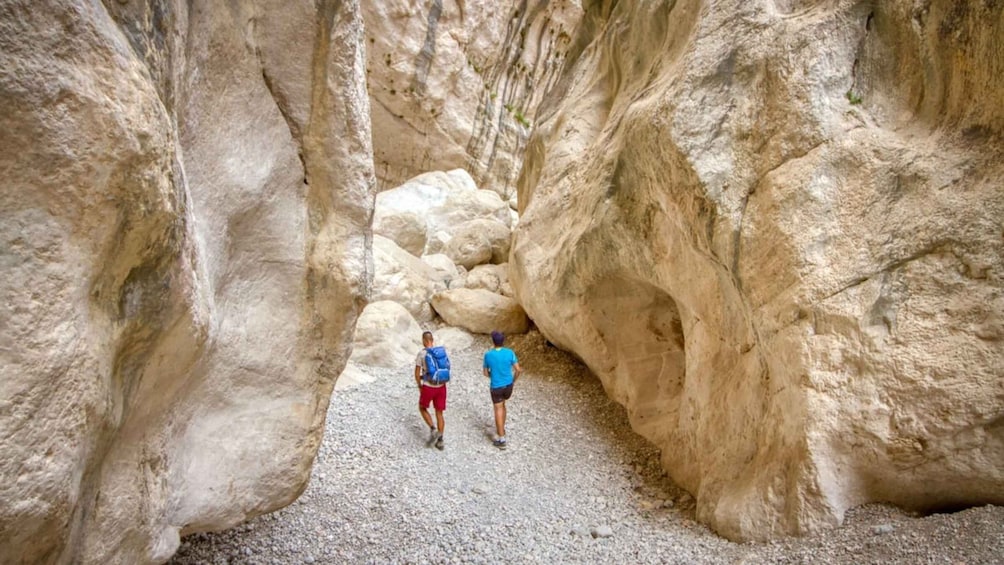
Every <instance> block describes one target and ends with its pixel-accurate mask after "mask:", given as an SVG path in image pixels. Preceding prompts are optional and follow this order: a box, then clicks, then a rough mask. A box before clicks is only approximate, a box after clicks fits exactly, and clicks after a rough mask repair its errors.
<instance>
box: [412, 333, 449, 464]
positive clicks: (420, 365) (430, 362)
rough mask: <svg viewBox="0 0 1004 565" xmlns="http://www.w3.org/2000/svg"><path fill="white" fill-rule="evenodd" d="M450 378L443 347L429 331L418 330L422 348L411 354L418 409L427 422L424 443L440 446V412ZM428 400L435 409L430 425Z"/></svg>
mask: <svg viewBox="0 0 1004 565" xmlns="http://www.w3.org/2000/svg"><path fill="white" fill-rule="evenodd" d="M449 380H450V358H449V356H447V355H446V348H444V347H443V346H436V344H435V341H434V340H433V338H432V332H423V333H422V350H421V351H419V352H418V356H417V357H415V384H417V385H418V389H419V394H418V411H419V413H421V414H422V419H423V420H425V424H426V425H427V426H429V441H428V442H426V445H428V446H432V445H433V444H435V445H436V449H439V450H442V449H443V448H444V445H443V428H444V427H445V424H444V423H443V412H444V411H445V410H446V383H447V382H449ZM429 404H432V407H433V408H434V409H435V410H436V425H435V426H433V425H432V416H431V415H429Z"/></svg>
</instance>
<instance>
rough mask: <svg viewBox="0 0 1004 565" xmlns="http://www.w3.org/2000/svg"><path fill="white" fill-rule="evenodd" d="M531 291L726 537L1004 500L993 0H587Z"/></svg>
mask: <svg viewBox="0 0 1004 565" xmlns="http://www.w3.org/2000/svg"><path fill="white" fill-rule="evenodd" d="M584 21H587V22H589V24H588V25H583V26H582V27H581V28H580V33H579V34H578V35H577V37H576V39H575V40H574V41H573V45H575V48H574V50H573V51H572V52H569V53H568V55H567V61H568V64H567V66H566V68H565V70H564V72H563V76H562V78H561V79H560V81H559V83H558V85H557V86H556V87H555V89H554V90H553V91H552V96H551V97H550V98H549V99H548V100H547V101H545V103H544V104H543V105H542V106H541V110H540V112H539V113H538V117H537V120H538V123H537V126H536V128H535V132H534V135H533V137H532V139H531V141H530V145H529V148H528V157H527V161H526V163H525V166H524V169H523V173H522V176H521V178H520V184H519V202H520V206H521V208H522V214H521V217H520V223H519V225H518V226H517V227H516V231H515V238H514V244H513V245H514V250H513V254H512V261H513V264H512V269H511V272H510V274H511V276H512V282H513V285H514V287H515V290H516V293H517V296H518V297H519V299H520V302H521V303H522V304H523V305H524V306H525V308H526V310H527V312H528V313H529V315H530V316H531V318H533V320H534V321H535V322H536V324H537V325H538V327H539V328H540V330H541V332H542V333H544V334H545V335H546V336H547V337H548V339H549V340H550V341H552V342H553V343H555V344H558V345H560V346H561V347H564V348H566V349H569V350H571V351H573V352H575V353H576V354H578V355H579V356H580V357H581V358H582V359H583V360H585V362H586V363H587V364H588V365H589V366H590V367H591V368H592V369H593V370H594V371H595V372H596V373H597V374H598V375H599V376H600V378H601V379H602V381H603V383H604V386H605V388H606V390H607V391H608V392H609V393H610V394H611V395H612V397H613V398H615V399H616V400H617V401H619V402H620V403H622V404H624V405H625V406H626V407H627V409H628V411H629V414H630V419H631V422H632V425H633V426H634V427H635V429H636V430H637V431H638V432H639V433H641V434H643V435H644V436H645V437H647V438H649V439H650V440H652V441H653V442H654V443H655V444H657V445H658V446H659V447H660V448H662V450H663V463H664V465H665V467H666V468H667V469H668V470H669V472H670V474H671V475H672V477H673V478H674V479H675V480H676V481H677V482H679V483H680V484H681V485H682V486H684V487H685V488H687V489H688V490H690V492H692V493H693V494H694V495H695V498H696V501H697V514H698V517H699V519H700V520H702V521H704V522H706V523H708V524H710V525H711V526H712V527H713V528H715V529H716V530H717V531H718V532H720V533H722V534H724V535H726V536H728V537H730V538H734V539H749V538H761V539H762V538H767V537H771V536H774V535H779V534H791V533H804V532H809V531H813V530H818V529H821V528H827V527H832V526H834V525H836V524H838V523H839V522H840V521H841V519H842V517H843V515H844V512H845V510H846V509H848V508H849V507H852V506H855V505H858V504H861V503H864V502H868V501H890V502H893V503H896V504H899V505H902V506H905V507H909V508H916V509H924V510H930V509H937V508H942V507H954V506H958V505H971V504H981V503H997V504H1001V503H1004V465H1001V461H1004V355H1002V351H1004V331H1002V325H1001V321H1000V320H1001V312H1004V256H1002V253H1004V223H1002V222H1004V189H1002V187H1001V180H1000V179H1002V178H1004V159H1002V158H1001V157H1002V145H1001V142H1000V140H1001V138H1002V137H1001V136H1002V135H1004V73H1002V72H1001V68H1000V61H1001V60H1002V56H1004V43H1002V42H1001V41H1000V39H999V38H1000V37H1002V34H1004V5H1002V4H1001V3H990V2H979V3H962V2H951V1H948V0H933V1H930V2H923V3H916V2H912V1H910V2H908V1H905V0H900V1H889V2H881V3H853V2H779V1H764V2H746V1H744V0H716V1H712V2H697V1H696V0H684V1H677V2H671V1H656V0H624V1H620V2H609V1H604V2H596V3H594V4H593V5H592V7H591V8H590V12H589V13H588V14H587V15H586V17H585V18H584Z"/></svg>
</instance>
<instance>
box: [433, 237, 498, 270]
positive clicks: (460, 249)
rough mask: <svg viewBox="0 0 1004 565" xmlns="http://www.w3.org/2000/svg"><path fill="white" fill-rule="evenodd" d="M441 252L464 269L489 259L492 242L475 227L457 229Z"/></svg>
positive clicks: (490, 257)
mask: <svg viewBox="0 0 1004 565" xmlns="http://www.w3.org/2000/svg"><path fill="white" fill-rule="evenodd" d="M443 253H444V254H445V255H446V256H447V257H449V258H450V259H451V260H452V261H453V262H454V263H456V264H457V265H460V266H461V267H464V268H465V269H473V268H474V267H476V266H477V265H481V264H484V263H487V262H489V261H491V259H492V242H491V241H490V240H489V239H488V236H487V235H485V234H484V233H483V232H481V231H479V230H477V229H466V230H458V231H457V233H455V234H454V235H453V237H451V238H450V241H449V243H447V244H446V249H444V250H443Z"/></svg>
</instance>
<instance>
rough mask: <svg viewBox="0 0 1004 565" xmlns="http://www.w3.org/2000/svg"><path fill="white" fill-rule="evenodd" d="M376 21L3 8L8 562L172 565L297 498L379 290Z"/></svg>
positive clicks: (170, 10)
mask: <svg viewBox="0 0 1004 565" xmlns="http://www.w3.org/2000/svg"><path fill="white" fill-rule="evenodd" d="M362 42H363V33H362V20H361V18H360V14H359V6H358V4H357V3H356V2H351V1H350V2H342V3H338V4H337V5H334V6H332V7H331V9H329V10H321V9H319V8H315V7H314V5H313V4H311V3H300V4H296V5H292V4H287V3H283V2H275V1H263V2H258V3H256V4H254V5H251V4H248V3H235V4H228V5H224V4H217V3H201V4H198V6H194V7H193V6H187V7H186V6H183V5H181V4H178V3H171V2H161V1H155V2H133V3H125V2H107V3H101V2H81V1H73V0H64V1H57V0H43V1H34V2H27V1H18V0H11V1H7V2H4V3H3V6H2V7H0V103H2V105H3V107H4V108H5V110H4V111H3V112H0V169H2V170H3V171H4V182H3V184H2V186H0V242H2V243H0V264H2V265H3V273H4V276H3V277H0V318H2V319H3V320H4V322H3V323H2V324H0V350H2V351H3V352H4V353H3V355H0V374H2V375H3V376H2V378H0V437H3V438H4V439H3V442H0V561H2V562H5V563H8V562H9V563H39V562H48V563H160V562H164V561H166V560H167V559H168V558H170V556H171V555H172V554H173V553H174V551H175V550H176V549H177V547H178V543H179V536H180V535H184V534H186V533H191V532H196V531H204V530H214V531H215V530H220V529H224V528H228V527H230V526H233V525H235V524H237V523H239V522H241V521H243V520H246V519H248V518H250V517H253V516H256V515H258V514H262V513H265V512H269V511H272V510H275V509H278V508H280V507H282V506H284V505H286V504H288V503H290V502H291V501H292V500H293V499H295V498H296V496H297V495H298V494H299V493H300V492H301V491H302V490H303V488H305V487H306V484H307V480H308V478H309V474H310V467H311V464H312V461H313V458H314V455H315V453H316V450H317V447H318V445H319V443H320V440H321V431H322V429H323V421H324V417H325V414H326V410H327V404H328V398H329V395H330V393H331V390H332V386H333V384H334V380H335V378H336V376H337V375H338V373H339V372H341V369H342V367H343V366H344V364H345V362H346V359H347V357H348V351H349V347H350V343H351V342H350V339H351V335H352V328H353V325H354V323H355V318H356V316H357V314H358V311H359V310H360V309H361V308H362V303H363V295H364V293H365V291H366V288H365V286H364V283H365V281H366V280H368V278H369V276H368V273H367V266H366V265H367V262H368V260H367V256H368V254H369V251H368V249H367V246H366V232H367V230H368V226H369V220H370V211H371V207H372V204H371V202H372V197H373V184H374V183H373V168H372V162H371V148H370V144H369V143H370V142H369V139H370V135H369V122H368V119H367V116H368V113H369V105H368V98H367V95H366V89H365V84H364V73H365V68H364V58H363V55H362Z"/></svg>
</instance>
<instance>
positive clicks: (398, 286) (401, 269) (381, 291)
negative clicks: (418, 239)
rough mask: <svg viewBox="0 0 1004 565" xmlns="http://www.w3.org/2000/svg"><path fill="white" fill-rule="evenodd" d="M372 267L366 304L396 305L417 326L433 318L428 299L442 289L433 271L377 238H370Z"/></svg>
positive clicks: (443, 287) (388, 242)
mask: <svg viewBox="0 0 1004 565" xmlns="http://www.w3.org/2000/svg"><path fill="white" fill-rule="evenodd" d="M373 267H374V274H373V288H372V290H371V292H370V300H373V301H381V300H392V301H394V302H397V303H398V304H400V305H402V306H404V307H405V309H407V310H408V312H410V313H411V315H412V316H414V317H415V319H417V320H419V321H421V322H428V321H430V320H432V319H433V318H434V317H435V313H434V312H433V311H432V308H431V306H429V297H430V296H432V294H433V293H434V292H436V291H438V290H443V289H445V288H446V283H445V282H443V280H444V279H442V278H441V277H440V275H439V274H438V273H437V271H436V270H435V269H433V268H432V267H430V266H429V265H428V264H426V263H425V262H423V261H422V260H421V259H419V258H418V257H415V256H414V255H412V254H411V253H408V252H407V251H405V250H404V249H401V248H400V247H398V245H397V244H396V243H394V242H393V241H391V240H389V239H387V238H386V237H382V236H379V235H374V236H373Z"/></svg>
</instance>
